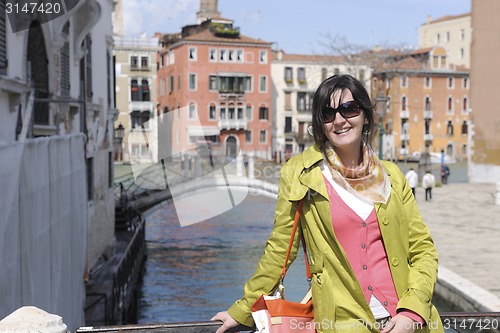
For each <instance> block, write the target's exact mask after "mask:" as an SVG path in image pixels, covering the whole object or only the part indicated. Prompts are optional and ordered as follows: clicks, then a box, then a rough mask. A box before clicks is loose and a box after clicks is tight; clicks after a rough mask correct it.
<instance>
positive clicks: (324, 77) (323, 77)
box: [321, 68, 328, 81]
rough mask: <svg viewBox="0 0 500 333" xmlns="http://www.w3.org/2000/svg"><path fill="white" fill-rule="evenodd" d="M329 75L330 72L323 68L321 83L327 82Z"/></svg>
mask: <svg viewBox="0 0 500 333" xmlns="http://www.w3.org/2000/svg"><path fill="white" fill-rule="evenodd" d="M327 75H328V72H327V71H326V68H321V81H325V80H326V76H327Z"/></svg>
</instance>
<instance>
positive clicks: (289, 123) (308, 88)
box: [271, 50, 371, 163]
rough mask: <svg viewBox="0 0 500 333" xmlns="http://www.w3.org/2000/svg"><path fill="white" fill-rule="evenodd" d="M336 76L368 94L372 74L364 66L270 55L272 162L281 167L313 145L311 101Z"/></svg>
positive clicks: (276, 53)
mask: <svg viewBox="0 0 500 333" xmlns="http://www.w3.org/2000/svg"><path fill="white" fill-rule="evenodd" d="M335 74H351V75H354V76H355V77H357V78H358V79H359V80H360V81H361V82H363V83H364V84H365V86H366V88H367V90H368V91H370V83H371V80H370V75H371V70H370V67H369V66H367V65H356V66H352V65H348V64H347V63H346V62H344V61H343V58H342V57H334V56H320V55H305V54H286V53H285V52H283V51H282V50H280V51H273V57H272V63H271V76H272V86H273V89H272V90H273V110H274V111H275V116H273V133H274V134H273V141H272V146H273V151H274V152H275V154H274V155H273V159H275V160H276V161H277V162H279V163H281V162H284V161H286V160H287V159H288V158H290V157H291V156H292V155H295V154H298V153H300V152H302V151H304V149H306V148H308V147H309V146H311V145H312V144H313V143H314V139H313V136H312V135H311V134H310V133H309V131H308V128H309V126H311V125H312V123H311V121H312V101H313V97H314V93H315V92H316V89H317V88H318V86H319V85H320V84H321V82H323V81H324V80H325V79H326V78H328V77H330V76H332V75H335Z"/></svg>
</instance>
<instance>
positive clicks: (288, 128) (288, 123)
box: [285, 117, 292, 133]
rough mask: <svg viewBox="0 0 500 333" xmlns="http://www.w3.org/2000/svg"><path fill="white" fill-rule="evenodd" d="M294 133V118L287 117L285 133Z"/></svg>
mask: <svg viewBox="0 0 500 333" xmlns="http://www.w3.org/2000/svg"><path fill="white" fill-rule="evenodd" d="M290 132H292V117H285V133H290Z"/></svg>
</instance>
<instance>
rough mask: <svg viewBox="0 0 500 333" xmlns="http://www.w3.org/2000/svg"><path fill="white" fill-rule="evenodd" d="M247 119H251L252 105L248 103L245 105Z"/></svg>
mask: <svg viewBox="0 0 500 333" xmlns="http://www.w3.org/2000/svg"><path fill="white" fill-rule="evenodd" d="M246 113H247V120H252V119H253V117H252V106H251V105H250V104H248V105H247V112H246Z"/></svg>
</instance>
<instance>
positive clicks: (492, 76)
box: [468, 0, 500, 183]
mask: <svg viewBox="0 0 500 333" xmlns="http://www.w3.org/2000/svg"><path fill="white" fill-rule="evenodd" d="M499 11H500V2H498V1H494V0H481V1H478V0H472V52H471V54H472V64H471V106H472V110H473V111H474V112H473V115H474V118H473V121H474V127H473V135H472V142H473V148H472V153H471V159H470V163H469V169H468V170H469V181H471V182H484V183H498V182H499V181H500V139H499V137H498V135H497V134H498V132H499V129H500V125H499V124H500V113H499V110H497V108H498V103H497V100H499V102H500V95H499V94H498V91H499V89H500V63H499V61H498V60H499V58H500V40H499V38H498V36H499V35H500V22H498V20H497V19H495V17H496V13H498V12H499Z"/></svg>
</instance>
